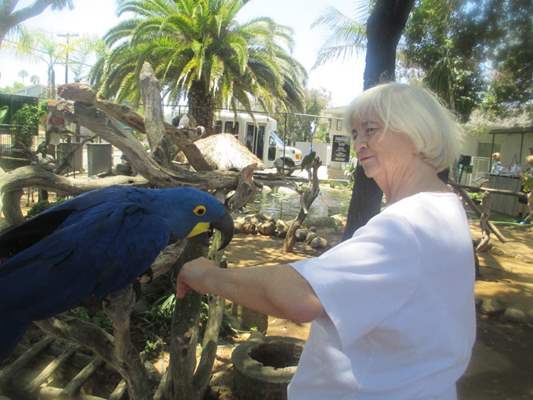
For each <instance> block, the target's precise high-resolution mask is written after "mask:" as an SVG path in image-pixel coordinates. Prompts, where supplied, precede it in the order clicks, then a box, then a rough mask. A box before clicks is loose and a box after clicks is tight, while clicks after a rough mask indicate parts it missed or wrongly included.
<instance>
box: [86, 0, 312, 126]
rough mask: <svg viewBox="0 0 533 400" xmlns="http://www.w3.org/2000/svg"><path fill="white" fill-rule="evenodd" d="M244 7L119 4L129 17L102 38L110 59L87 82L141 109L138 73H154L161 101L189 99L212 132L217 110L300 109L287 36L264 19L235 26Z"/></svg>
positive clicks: (129, 0) (299, 73) (211, 1)
mask: <svg viewBox="0 0 533 400" xmlns="http://www.w3.org/2000/svg"><path fill="white" fill-rule="evenodd" d="M245 3H246V1H243V0H175V1H173V0H121V1H119V7H118V14H119V15H122V14H124V13H130V14H133V17H132V18H130V19H128V20H126V21H124V22H122V23H120V24H119V25H117V26H116V27H115V28H113V29H111V30H110V31H109V32H108V33H107V34H106V36H105V40H106V43H107V45H108V46H109V50H108V55H107V56H106V57H103V58H101V59H100V60H99V61H98V62H97V64H96V66H95V68H94V70H93V74H92V77H93V79H92V82H93V84H95V85H96V86H97V87H99V88H100V89H101V94H103V95H104V96H110V95H112V94H113V95H116V97H117V100H123V99H129V100H131V101H133V102H138V101H139V82H138V76H139V71H140V69H141V67H142V65H143V63H144V62H145V61H148V62H149V63H150V64H152V66H153V67H154V70H155V73H156V75H157V77H158V79H159V80H160V82H161V84H162V87H163V91H164V95H165V96H168V97H167V98H168V99H170V100H171V101H177V100H179V99H180V98H184V97H186V98H187V101H188V105H189V110H190V112H191V114H192V115H193V117H194V118H195V119H196V121H197V122H198V123H199V124H200V125H203V126H205V127H206V128H207V129H208V130H209V131H211V130H212V124H213V115H214V109H215V108H216V107H222V106H229V107H232V108H234V109H236V108H239V107H244V108H246V109H248V110H250V109H252V108H253V102H254V101H257V102H258V103H259V104H260V106H262V107H263V108H264V109H265V110H268V111H274V110H276V111H288V110H293V109H296V110H301V109H303V103H304V101H303V99H304V93H303V85H304V81H305V79H306V72H305V69H304V68H303V67H302V65H300V64H299V63H298V62H297V61H296V60H294V59H293V58H292V57H291V55H290V53H289V51H288V50H290V49H291V47H292V38H291V35H292V31H291V30H290V29H289V28H287V27H284V26H281V25H278V24H276V23H275V22H274V21H272V20H271V19H269V18H265V17H261V18H256V19H253V20H251V21H249V22H247V23H244V24H240V23H238V22H237V21H236V15H237V13H238V12H239V10H241V8H242V7H243V6H244V4H245Z"/></svg>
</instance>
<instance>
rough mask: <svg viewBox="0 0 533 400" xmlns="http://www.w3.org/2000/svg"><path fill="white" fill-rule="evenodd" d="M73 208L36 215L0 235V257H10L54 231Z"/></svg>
mask: <svg viewBox="0 0 533 400" xmlns="http://www.w3.org/2000/svg"><path fill="white" fill-rule="evenodd" d="M72 212H73V210H68V209H64V210H57V211H55V212H51V213H47V214H43V215H38V216H37V217H35V218H32V219H30V220H28V221H26V222H24V223H23V224H21V225H18V226H16V227H14V228H11V229H8V230H6V231H4V232H2V234H1V235H0V259H2V258H7V257H11V256H13V255H15V254H17V253H18V252H20V251H22V250H24V249H26V248H28V247H30V246H32V245H34V244H35V243H37V242H38V241H39V240H42V239H43V238H45V237H46V236H48V235H50V234H51V233H52V232H54V231H55V230H56V229H57V228H58V227H59V226H60V225H61V224H62V223H63V222H64V221H65V219H66V218H67V217H68V216H69V215H70V214H71V213H72Z"/></svg>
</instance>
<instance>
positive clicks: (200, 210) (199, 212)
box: [192, 206, 207, 217]
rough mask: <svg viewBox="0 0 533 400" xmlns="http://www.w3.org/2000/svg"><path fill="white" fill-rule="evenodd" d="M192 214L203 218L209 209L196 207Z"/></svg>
mask: <svg viewBox="0 0 533 400" xmlns="http://www.w3.org/2000/svg"><path fill="white" fill-rule="evenodd" d="M192 212H193V213H194V214H195V215H198V216H199V217H201V216H203V215H205V213H206V212H207V209H206V208H205V206H196V207H194V209H193V210H192Z"/></svg>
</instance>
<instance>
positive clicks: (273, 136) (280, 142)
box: [270, 131, 283, 146]
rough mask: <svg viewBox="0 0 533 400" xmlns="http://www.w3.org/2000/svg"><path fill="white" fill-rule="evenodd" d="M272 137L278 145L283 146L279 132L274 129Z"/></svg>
mask: <svg viewBox="0 0 533 400" xmlns="http://www.w3.org/2000/svg"><path fill="white" fill-rule="evenodd" d="M270 137H271V138H272V139H273V140H274V142H275V143H276V144H277V145H278V146H283V140H281V138H280V137H279V136H278V133H277V132H276V131H273V132H272V133H271V134H270Z"/></svg>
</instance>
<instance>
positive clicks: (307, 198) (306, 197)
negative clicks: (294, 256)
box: [283, 157, 322, 252]
mask: <svg viewBox="0 0 533 400" xmlns="http://www.w3.org/2000/svg"><path fill="white" fill-rule="evenodd" d="M321 165H322V162H321V161H320V158H318V157H316V158H315V159H314V160H313V162H312V164H311V166H310V168H309V169H307V174H308V177H309V178H308V180H309V184H308V185H307V187H306V188H305V189H303V190H302V189H297V191H298V192H299V193H300V211H299V212H298V215H297V216H296V219H295V220H294V221H292V223H291V225H290V226H289V230H288V231H287V236H286V237H285V240H284V241H283V249H284V250H285V251H287V252H290V251H292V249H293V247H294V243H295V242H296V237H295V233H296V230H297V229H298V228H299V227H300V226H302V223H303V221H304V220H305V218H306V217H307V214H308V213H309V209H310V208H311V205H312V204H313V201H315V199H316V197H317V196H318V193H319V192H320V186H319V181H318V168H319V167H320V166H321Z"/></svg>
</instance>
